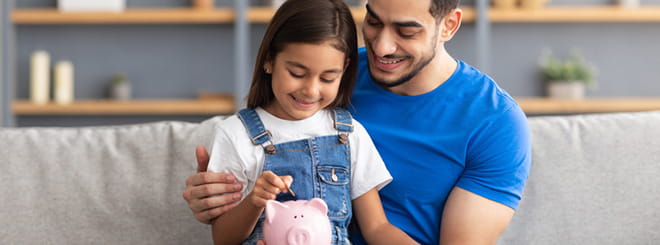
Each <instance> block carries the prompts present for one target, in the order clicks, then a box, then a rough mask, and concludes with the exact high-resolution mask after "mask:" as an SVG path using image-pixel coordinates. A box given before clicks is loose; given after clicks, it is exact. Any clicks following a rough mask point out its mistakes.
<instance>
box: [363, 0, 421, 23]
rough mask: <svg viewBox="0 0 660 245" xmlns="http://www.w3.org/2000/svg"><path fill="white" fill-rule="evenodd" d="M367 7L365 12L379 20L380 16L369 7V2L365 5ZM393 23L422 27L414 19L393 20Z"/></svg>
mask: <svg viewBox="0 0 660 245" xmlns="http://www.w3.org/2000/svg"><path fill="white" fill-rule="evenodd" d="M366 7H367V13H369V15H371V16H372V17H373V18H375V19H377V20H380V17H378V15H377V14H376V13H374V11H373V10H372V9H371V7H370V6H369V4H367V5H366ZM394 25H396V26H398V27H423V26H422V24H420V23H418V22H416V21H404V22H395V23H394Z"/></svg>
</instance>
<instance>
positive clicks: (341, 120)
mask: <svg viewBox="0 0 660 245" xmlns="http://www.w3.org/2000/svg"><path fill="white" fill-rule="evenodd" d="M334 112H335V129H337V131H339V132H345V133H350V132H353V119H352V118H353V117H352V116H351V113H350V112H348V111H347V110H346V109H344V108H339V107H337V108H335V109H334Z"/></svg>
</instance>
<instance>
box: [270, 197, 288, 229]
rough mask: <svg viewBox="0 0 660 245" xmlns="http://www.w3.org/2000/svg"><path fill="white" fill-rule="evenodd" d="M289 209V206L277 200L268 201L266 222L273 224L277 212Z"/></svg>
mask: <svg viewBox="0 0 660 245" xmlns="http://www.w3.org/2000/svg"><path fill="white" fill-rule="evenodd" d="M288 207H289V206H287V205H285V204H283V203H281V202H278V201H275V200H268V201H266V222H268V223H272V222H273V217H275V215H276V213H277V210H282V209H286V208H288Z"/></svg>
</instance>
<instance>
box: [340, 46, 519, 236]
mask: <svg viewBox="0 0 660 245" xmlns="http://www.w3.org/2000/svg"><path fill="white" fill-rule="evenodd" d="M358 66H359V68H358V71H359V73H358V81H357V84H356V88H355V91H354V94H353V98H352V104H353V106H352V107H351V113H353V116H354V117H355V118H356V119H357V120H358V121H360V122H361V123H362V124H363V125H364V127H365V128H366V129H367V131H368V132H369V135H370V136H371V138H372V139H373V141H374V143H375V145H376V148H377V149H378V152H379V153H380V155H381V157H382V158H383V160H384V161H385V165H386V166H387V169H388V170H389V171H390V173H391V174H392V177H393V178H394V179H393V181H392V182H391V183H390V184H389V185H387V186H386V187H385V188H383V189H382V190H380V197H381V199H382V202H383V208H384V209H385V213H386V215H387V218H388V219H389V221H390V222H391V223H392V224H393V225H395V226H396V227H399V228H400V229H401V230H403V231H404V232H406V233H408V235H410V236H411V237H412V238H413V239H415V240H416V241H417V242H419V243H422V244H438V241H439V234H440V221H441V219H442V211H443V208H444V204H445V201H446V200H447V197H448V195H449V193H450V191H451V190H452V189H453V188H454V186H458V187H460V188H463V189H465V190H468V191H470V192H472V193H475V194H477V195H480V196H482V197H485V198H488V199H490V200H493V201H495V202H498V203H501V204H504V205H506V206H509V207H511V208H513V209H515V208H516V207H517V206H518V202H519V201H520V198H521V194H522V190H523V187H524V185H525V181H526V180H527V176H528V174H529V168H530V165H531V145H530V143H531V142H530V134H529V128H528V125H527V119H526V117H525V114H524V113H523V111H522V110H521V109H520V107H519V106H518V104H517V103H516V102H515V101H514V100H513V99H512V98H511V96H509V95H508V94H507V93H506V92H505V91H504V90H502V89H501V88H500V87H498V86H497V84H496V83H495V82H494V81H493V80H492V79H491V78H490V77H488V76H486V75H485V74H483V73H481V72H479V71H478V70H477V69H475V68H473V67H471V66H470V65H468V64H466V63H464V62H462V61H458V67H457V68H456V71H455V72H454V74H453V75H452V76H451V77H450V78H449V79H448V80H447V81H445V82H444V83H443V84H442V85H440V86H438V87H437V88H436V89H434V90H433V91H430V92H428V93H426V94H422V95H417V96H403V95H398V94H394V93H391V92H389V91H387V90H385V89H383V88H381V87H379V86H377V85H376V84H375V83H374V82H373V81H372V79H371V77H370V75H369V70H368V64H367V57H366V50H365V49H364V47H363V48H360V50H359V65H358ZM355 233H356V234H351V238H352V239H353V240H354V242H355V243H356V244H364V241H363V240H362V237H361V234H359V233H358V232H355Z"/></svg>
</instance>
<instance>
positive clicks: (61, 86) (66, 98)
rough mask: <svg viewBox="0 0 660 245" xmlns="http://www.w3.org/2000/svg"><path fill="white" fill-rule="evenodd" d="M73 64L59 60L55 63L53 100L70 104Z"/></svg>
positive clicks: (71, 99) (71, 98)
mask: <svg viewBox="0 0 660 245" xmlns="http://www.w3.org/2000/svg"><path fill="white" fill-rule="evenodd" d="M73 81H74V79H73V64H72V63H71V62H70V61H60V62H57V64H55V85H54V86H55V102H56V103H58V104H71V102H73Z"/></svg>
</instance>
